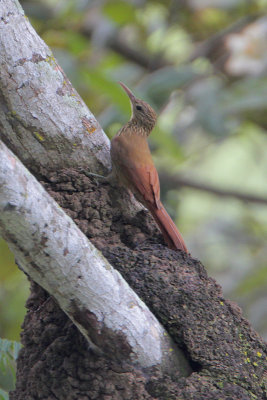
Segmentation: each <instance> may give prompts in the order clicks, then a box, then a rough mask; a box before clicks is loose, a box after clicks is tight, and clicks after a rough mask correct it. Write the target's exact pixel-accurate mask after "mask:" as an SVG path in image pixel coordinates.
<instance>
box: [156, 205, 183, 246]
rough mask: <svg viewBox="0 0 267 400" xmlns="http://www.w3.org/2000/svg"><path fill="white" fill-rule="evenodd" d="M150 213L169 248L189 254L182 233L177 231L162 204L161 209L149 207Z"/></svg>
mask: <svg viewBox="0 0 267 400" xmlns="http://www.w3.org/2000/svg"><path fill="white" fill-rule="evenodd" d="M148 208H149V211H150V212H151V214H152V215H153V217H154V219H155V221H156V223H157V224H158V227H159V228H160V230H161V232H162V235H163V237H164V240H165V242H166V244H167V245H168V247H169V248H170V249H173V250H183V251H185V252H186V253H188V250H187V247H186V245H185V242H184V239H183V238H182V235H181V233H180V232H179V230H178V229H177V227H176V225H175V224H174V222H173V220H172V219H171V217H170V216H169V214H168V213H167V211H166V210H165V208H164V207H163V205H162V203H160V205H159V208H155V207H149V206H148Z"/></svg>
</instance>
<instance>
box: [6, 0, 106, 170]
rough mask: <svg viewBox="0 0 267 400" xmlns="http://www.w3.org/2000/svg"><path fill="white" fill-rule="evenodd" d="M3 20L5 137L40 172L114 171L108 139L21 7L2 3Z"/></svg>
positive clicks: (24, 160)
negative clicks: (72, 168) (63, 169)
mask: <svg viewBox="0 0 267 400" xmlns="http://www.w3.org/2000/svg"><path fill="white" fill-rule="evenodd" d="M0 17H1V20H0V54H1V68H0V85H1V96H0V123H1V132H0V138H1V139H2V140H3V141H4V142H5V143H6V144H7V145H8V147H9V148H10V149H11V150H12V151H13V152H14V153H15V154H16V155H17V156H18V157H19V158H20V160H21V161H22V162H24V164H25V165H27V166H31V167H32V168H35V169H36V168H38V172H42V170H47V169H50V170H55V169H57V168H61V167H62V166H65V167H67V166H77V165H79V167H86V168H88V169H94V170H95V171H99V172H103V171H107V170H109V169H110V157H109V140H108V138H107V137H106V135H105V134H104V132H103V131H102V129H101V127H100V125H99V123H98V122H97V121H96V119H95V117H94V116H93V114H92V113H91V112H90V111H89V110H88V108H87V107H86V105H85V104H84V102H83V100H82V99H81V97H80V96H79V94H78V93H77V92H76V91H75V89H74V88H73V87H72V86H71V83H70V82H69V80H68V79H67V77H66V76H65V74H64V72H63V71H62V69H61V68H60V66H59V65H58V64H57V61H56V60H55V58H54V57H53V54H52V52H51V50H50V49H49V48H48V47H47V45H46V44H45V43H44V42H43V40H42V39H41V38H40V37H39V36H38V35H37V33H36V32H35V30H34V29H33V28H32V26H31V24H30V23H29V20H28V19H27V17H26V16H25V15H24V11H23V9H22V8H21V6H20V5H19V3H18V2H17V1H13V0H5V1H2V2H0ZM14 133H15V134H14ZM37 166H38V167H37Z"/></svg>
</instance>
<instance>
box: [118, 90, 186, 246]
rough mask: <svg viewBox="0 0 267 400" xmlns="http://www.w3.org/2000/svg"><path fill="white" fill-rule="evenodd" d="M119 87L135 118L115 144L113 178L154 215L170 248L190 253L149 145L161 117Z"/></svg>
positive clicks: (126, 126) (125, 127)
mask: <svg viewBox="0 0 267 400" xmlns="http://www.w3.org/2000/svg"><path fill="white" fill-rule="evenodd" d="M119 84H120V85H121V87H122V88H123V89H124V91H125V92H126V93H127V95H128V97H129V99H130V102H131V109H132V115H131V119H130V120H129V121H128V122H127V123H126V124H125V125H124V126H123V127H122V128H121V129H120V130H119V131H118V133H117V134H116V135H115V136H114V137H113V139H112V140H111V148H110V155H111V162H112V175H113V176H115V177H116V179H117V180H118V181H119V184H120V185H121V186H124V187H125V188H126V189H128V190H130V192H132V193H133V194H134V196H135V197H136V199H137V200H138V201H139V202H140V203H142V204H143V205H144V206H145V207H146V208H147V209H148V210H149V211H150V213H151V214H152V216H153V218H154V220H155V221H156V223H157V225H158V227H159V229H160V230H161V232H162V235H163V238H164V241H165V243H166V245H167V246H168V247H169V248H170V249H173V250H182V251H184V252H186V253H188V250H187V247H186V245H185V242H184V240H183V237H182V235H181V233H180V232H179V230H178V229H177V227H176V225H175V224H174V222H173V221H172V219H171V217H170V216H169V214H168V213H167V211H166V210H165V208H164V206H163V204H162V203H161V201H160V182H159V176H158V172H157V170H156V167H155V165H154V162H153V159H152V155H151V152H150V149H149V146H148V142H147V138H148V136H149V135H150V133H151V131H152V130H153V128H154V126H155V124H156V121H157V114H156V112H155V111H154V110H153V108H152V107H151V106H150V105H149V104H148V103H146V102H145V101H143V100H141V99H138V98H137V97H135V95H134V94H133V93H132V91H131V90H130V89H129V88H128V87H127V86H126V85H125V84H124V83H122V82H119Z"/></svg>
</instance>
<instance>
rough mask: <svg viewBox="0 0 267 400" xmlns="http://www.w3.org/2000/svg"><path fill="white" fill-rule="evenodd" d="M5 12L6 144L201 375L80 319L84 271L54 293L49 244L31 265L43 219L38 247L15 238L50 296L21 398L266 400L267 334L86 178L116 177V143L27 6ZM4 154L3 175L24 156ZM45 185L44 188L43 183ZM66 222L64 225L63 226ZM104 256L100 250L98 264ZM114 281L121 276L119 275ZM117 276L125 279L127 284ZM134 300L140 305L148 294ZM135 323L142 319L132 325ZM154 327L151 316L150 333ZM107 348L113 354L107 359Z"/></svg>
mask: <svg viewBox="0 0 267 400" xmlns="http://www.w3.org/2000/svg"><path fill="white" fill-rule="evenodd" d="M0 13H1V20H0V21H1V22H0V29H1V38H0V46H1V48H0V51H1V60H2V65H1V71H0V73H1V81H0V83H1V105H0V123H1V126H0V128H1V139H2V140H3V141H4V142H5V144H6V145H7V146H8V147H9V149H10V150H12V151H13V152H14V153H15V154H16V155H17V156H18V158H19V159H20V160H21V161H22V162H23V163H24V165H25V166H26V167H27V168H28V169H29V170H30V171H31V172H32V173H34V174H35V176H36V177H37V178H38V179H39V181H40V182H41V183H42V185H43V186H44V187H45V189H46V190H47V192H48V193H49V194H50V195H51V196H52V197H54V199H55V200H56V201H57V202H58V204H59V205H60V206H61V207H62V209H64V210H65V211H66V212H67V214H68V215H69V216H70V217H71V218H72V219H73V220H74V221H75V223H76V224H77V225H78V227H79V228H80V229H81V231H82V232H83V233H84V234H85V235H86V236H87V237H88V238H89V239H90V240H91V242H92V243H93V244H94V245H95V246H96V247H97V249H98V250H99V251H101V252H102V254H103V255H104V256H105V258H106V259H107V260H108V261H105V260H104V259H102V260H101V259H100V261H99V258H98V257H97V260H98V261H96V262H95V263H94V264H96V265H93V267H92V266H91V271H93V270H94V267H95V268H96V267H97V263H98V262H100V263H101V262H102V266H103V265H106V267H107V266H108V263H107V262H109V263H110V264H111V265H112V266H113V267H115V268H116V269H117V270H118V271H119V272H120V273H121V274H122V276H123V277H124V278H125V279H126V280H127V282H128V283H129V284H130V285H131V287H132V288H133V289H134V290H135V292H136V293H137V294H138V295H139V297H140V298H141V299H142V300H143V301H144V302H145V303H146V305H147V306H148V307H149V309H150V311H152V312H153V313H154V315H155V316H156V317H157V318H158V320H159V321H160V322H161V324H162V325H163V326H164V327H165V328H166V330H167V331H168V333H169V334H170V335H171V337H172V339H173V340H174V342H175V343H176V346H179V347H180V348H182V349H183V351H184V352H185V354H186V358H187V361H188V363H190V365H191V368H192V370H193V373H191V374H190V376H188V377H181V373H180V371H179V370H177V373H175V372H174V373H166V369H162V368H161V365H160V364H158V363H157V362H156V363H154V367H153V369H151V368H150V370H149V373H147V371H146V368H145V367H147V366H148V365H144V364H142V363H141V365H140V362H139V363H136V362H134V361H136V359H135V360H134V361H133V360H132V359H131V357H129V347H128V343H129V341H127V340H125V336H123V337H122V336H121V346H119V345H118V340H117V339H115V340H114V334H113V331H111V330H110V329H107V330H106V329H104V326H105V324H104V323H103V320H102V321H101V323H100V324H99V321H96V319H95V316H94V315H91V314H90V315H88V313H84V312H80V309H79V312H78V313H77V315H78V319H77V318H74V317H73V312H72V311H73V309H72V308H71V307H70V304H71V300H72V298H73V297H72V296H73V295H74V293H73V292H71V291H69V290H67V288H65V284H66V282H67V285H70V286H71V284H72V285H73V289H75V287H77V288H78V289H79V290H77V294H76V295H77V297H78V298H79V300H81V299H82V298H83V299H84V303H83V304H82V307H81V309H82V310H84V307H85V308H86V307H87V308H86V310H87V309H88V310H90V307H89V306H88V304H87V301H88V299H86V298H85V297H86V296H85V289H83V288H81V287H80V286H79V284H78V283H79V273H78V271H75V270H73V267H72V268H71V269H65V280H64V284H63V282H62V285H61V286H60V285H58V286H56V285H55V286H54V287H53V282H54V278H53V275H52V270H51V269H49V263H48V262H47V263H46V262H45V261H44V259H45V256H44V254H42V256H41V255H40V257H39V252H38V251H37V250H39V248H36V252H37V259H38V263H36V266H37V267H36V271H35V272H34V271H33V270H32V269H31V268H30V263H31V260H32V254H33V253H34V250H35V247H34V243H35V242H34V239H36V237H38V238H39V239H40V241H41V240H42V235H40V232H39V231H38V229H37V230H36V232H34V224H33V220H31V222H30V223H29V226H25V225H24V222H23V223H22V224H23V227H22V228H21V230H22V232H23V229H25V234H26V232H31V233H32V234H33V236H35V237H34V238H33V239H32V240H33V241H32V242H31V243H32V246H31V248H30V249H26V246H27V244H28V240H26V241H24V239H23V235H21V234H20V235H18V236H16V237H15V240H14V236H12V235H14V234H15V232H16V230H15V229H14V231H13V230H12V227H13V226H14V225H13V223H12V224H10V227H9V229H10V231H9V233H10V235H11V236H12V238H10V239H9V242H10V243H11V244H12V243H13V248H14V249H15V246H17V247H20V246H21V254H22V255H21V257H19V259H18V261H19V264H21V267H22V268H23V269H24V270H25V271H27V273H28V274H29V275H30V276H31V278H32V279H33V280H35V281H37V282H38V283H40V284H42V285H43V287H44V288H45V289H46V290H48V291H49V292H50V294H48V293H47V291H45V290H44V289H42V288H41V287H40V286H39V285H37V284H36V283H32V290H31V296H30V298H29V299H28V302H27V307H28V313H27V315H26V318H25V321H24V325H23V332H22V343H23V345H24V348H23V349H22V350H21V352H20V356H19V360H18V370H17V387H16V390H15V391H14V392H12V393H11V394H10V398H11V400H12V399H18V400H20V399H29V400H31V399H103V400H108V399H124V400H127V399H197V400H201V399H203V400H204V399H205V400H206V399H218V398H220V399H230V398H231V399H238V400H239V399H263V398H264V371H265V370H266V346H265V344H264V343H263V341H262V340H261V338H260V337H259V336H258V335H257V333H256V332H255V331H254V330H253V329H252V328H251V326H250V324H249V323H248V322H247V321H246V320H245V319H244V318H243V317H242V315H241V311H240V309H239V308H238V307H237V306H236V305H235V304H232V303H231V302H229V301H227V300H224V298H223V296H222V293H221V288H220V287H219V286H218V285H217V284H216V282H215V281H214V280H212V279H211V278H208V276H207V274H206V272H205V270H204V267H203V266H202V265H201V264H200V263H199V262H198V261H197V260H195V259H193V258H191V257H190V256H188V255H185V254H183V253H181V252H175V251H172V250H169V249H167V248H166V247H165V246H164V244H163V241H162V237H161V235H160V233H159V232H158V230H157V228H156V227H155V225H154V223H153V221H152V219H151V218H150V216H149V215H148V213H147V212H146V211H145V210H144V209H142V208H141V209H138V208H137V207H136V204H135V203H131V200H130V199H129V197H127V195H126V194H125V193H124V192H122V191H121V189H119V188H116V187H112V186H110V185H109V184H101V183H97V182H96V181H95V180H94V179H90V178H89V177H88V176H86V173H85V170H86V169H89V170H92V171H94V172H100V173H103V172H104V173H105V172H107V170H109V168H110V159H109V152H108V150H109V144H108V140H107V139H106V137H105V136H104V134H103V132H102V131H101V128H100V127H99V125H98V124H97V122H96V120H95V119H94V117H93V116H92V114H91V113H90V112H89V111H88V110H87V108H86V107H85V105H84V103H83V102H82V100H81V99H80V98H79V96H78V94H77V93H76V92H75V91H74V90H73V89H72V87H71V84H70V82H69V81H68V80H67V79H66V77H65V76H64V73H63V71H62V70H61V69H60V67H59V66H58V65H57V63H56V61H55V59H54V58H53V56H52V54H51V52H50V50H49V49H48V48H47V47H46V46H45V44H44V43H43V41H42V40H41V39H40V38H38V36H37V35H36V33H35V32H34V30H33V29H32V27H31V26H30V24H29V22H28V21H27V19H25V16H24V14H23V11H22V9H21V8H20V7H19V5H18V3H17V2H15V1H12V0H6V1H4V2H3V1H2V3H0ZM1 150H3V152H4V153H2V154H6V157H7V158H6V160H5V161H4V162H3V164H2V172H3V168H4V165H8V159H9V161H10V163H11V166H10V168H11V167H12V163H14V162H15V161H14V160H15V159H14V157H13V155H12V154H11V153H10V152H9V151H8V150H6V148H5V147H3V146H2V147H1ZM2 157H3V156H2ZM2 160H3V159H2ZM15 164H16V165H15V166H13V170H12V168H11V169H10V171H13V172H12V174H13V175H12V174H11V175H10V179H11V178H12V183H13V181H14V185H15V186H16V187H19V184H22V185H23V184H24V185H25V181H24V182H23V179H22V177H21V175H19V176H20V177H19V176H18V175H16V174H15V172H16V173H17V172H18V171H17V168H18V170H20V168H21V166H20V163H19V162H17V161H16V162H15ZM6 168H9V167H6ZM10 173H11V172H10ZM6 174H7V172H5V171H4V174H2V178H1V179H2V181H1V185H2V186H1V188H2V189H3V187H4V186H3V179H4V177H5V175H6ZM23 174H24V175H23V176H24V177H25V176H27V178H28V179H29V180H30V177H29V176H30V174H29V173H28V172H26V171H25V170H24V169H23ZM15 182H16V184H15ZM5 184H8V182H6V183H5ZM35 185H37V186H38V185H39V184H38V183H37V182H36V183H35ZM11 186H12V185H11ZM5 187H6V186H5ZM31 192H32V191H31ZM37 192H38V193H40V194H41V197H42V200H44V201H45V203H46V204H48V205H50V206H51V207H55V208H53V210H54V211H53V213H55V214H54V215H57V218H56V219H58V218H60V217H61V216H62V215H63V211H62V210H60V209H57V208H56V206H54V202H53V203H52V200H50V199H49V197H48V196H47V194H45V192H43V191H42V189H40V185H39V186H38V190H37ZM29 194H31V193H29ZM6 196H7V192H6V191H5V190H2V194H1V201H2V203H1V204H5V207H3V209H2V210H1V215H2V219H1V228H2V230H3V229H4V228H3V223H4V222H5V228H6V229H7V226H8V224H7V223H6V222H7V221H8V218H7V215H8V217H9V218H10V219H12V221H13V222H14V221H15V216H14V214H12V212H14V207H13V206H14V204H13V203H12V202H11V203H10V204H9V202H8V199H7V197H6ZM29 201H30V200H28V199H27V198H25V201H24V202H23V201H22V203H19V204H20V207H18V208H20V209H21V211H22V214H23V211H24V214H27V212H26V210H27V208H26V205H27V204H30V203H27V202H29ZM35 201H36V200H34V202H35ZM40 204H41V203H40ZM52 204H53V206H52ZM4 208H5V210H4ZM41 211H42V212H43V213H44V215H43V216H41V215H40V214H42V213H40V214H37V218H36V219H35V221H38V222H42V221H43V222H42V223H43V224H45V223H47V222H44V221H46V220H47V219H48V218H49V216H48V215H47V214H46V213H45V211H47V210H45V209H43V208H41ZM4 213H6V214H5V215H4ZM7 213H8V214H7ZM11 214H12V215H11ZM48 214H49V215H50V213H48ZM5 218H6V219H5ZM23 221H25V220H23ZM60 221H61V220H60ZM66 223H69V224H70V225H69V227H71V229H73V231H74V232H76V233H77V237H78V238H79V241H77V245H75V246H74V247H73V248H69V247H68V243H67V240H66V239H67V237H68V234H67V233H66V231H65V232H64V230H62V229H59V231H60V233H59V235H60V236H59V237H61V238H62V241H63V243H62V247H61V248H62V249H63V256H64V252H65V253H67V254H65V257H67V258H66V259H68V258H69V259H71V262H73V260H76V262H77V258H75V257H77V255H78V254H80V256H81V258H82V257H83V256H84V251H83V249H84V248H83V246H81V247H80V243H82V244H84V246H85V247H86V245H88V244H87V242H86V238H85V237H84V236H83V235H82V234H81V233H80V232H79V231H78V229H77V228H76V227H74V225H73V223H72V222H70V220H69V219H67V220H66ZM14 224H15V222H14ZM52 226H53V225H52V224H51V228H52ZM62 226H63V225H62V224H61V222H60V223H59V224H58V227H59V228H61V227H62ZM52 229H53V228H52ZM65 229H67V227H66V228H65ZM20 233H21V232H20ZM54 234H55V236H54V237H55V242H56V240H57V238H58V236H57V234H56V232H54ZM61 235H63V236H61ZM7 239H8V238H7ZM51 242H52V236H51V238H50V236H49V239H48V240H47V237H46V236H45V237H43V243H42V245H43V248H42V251H43V252H44V253H45V246H46V245H49V246H50V244H51ZM65 242H66V243H65ZM38 243H39V242H38ZM78 246H79V251H77V247H78ZM89 246H90V245H89ZM90 248H91V250H92V247H90ZM64 249H67V250H66V251H65V250H64ZM70 250H71V251H70ZM68 252H69V253H68ZM93 252H94V250H93ZM48 253H49V254H51V253H50V252H48ZM52 254H53V253H52ZM96 254H97V253H96V250H95V254H94V256H95V257H96ZM61 256H62V253H61ZM72 257H73V258H72ZM52 258H53V257H52ZM54 261H55V262H58V264H59V265H61V267H62V272H63V273H64V268H63V267H64V264H63V265H62V262H61V261H58V259H56V255H55V260H54ZM40 265H41V266H42V268H43V269H42V271H45V273H44V276H42V279H41V278H39V277H37V275H38V268H40ZM66 265H67V264H66ZM81 266H82V267H83V269H82V274H83V276H84V275H86V274H87V270H86V263H85V259H82V261H81ZM107 268H109V267H107ZM66 271H67V273H66ZM89 271H90V268H89ZM39 274H40V273H39ZM49 274H51V279H50V284H49V285H48V286H46V285H45V284H44V282H47V281H49ZM111 274H114V275H113V276H116V277H118V275H117V273H115V272H112V273H111ZM40 275H41V274H40ZM68 275H69V276H68ZM103 276H104V275H103ZM117 279H118V280H119V281H120V282H122V280H121V278H117ZM90 285H91V286H93V285H94V281H90V282H88V285H87V286H90ZM123 285H124V283H123ZM59 289H61V290H59ZM93 289H94V288H93ZM74 291H75V290H74ZM58 292H61V293H58ZM51 294H52V296H51ZM131 295H132V294H131ZM132 296H134V297H132V298H134V299H135V300H136V301H137V297H135V295H132ZM61 297H62V300H60V298H61ZM120 300H121V303H122V306H126V307H127V306H128V310H130V308H131V306H129V304H128V305H127V304H126V305H125V304H124V303H125V297H124V296H122V298H121V299H120ZM138 301H139V300H138ZM80 304H81V303H79V305H80ZM138 304H141V303H138ZM140 307H141V305H140ZM62 310H64V311H65V312H63V311H62ZM107 310H108V309H107ZM142 310H143V311H142V312H141V314H143V312H144V313H146V312H147V311H144V310H145V308H143V309H142ZM74 311H77V309H76V308H74ZM66 312H67V314H68V316H69V317H70V318H71V319H72V320H71V319H70V318H68V317H67V315H66ZM112 312H117V310H113V311H112ZM129 313H130V311H129ZM93 314H94V313H93ZM107 314H108V315H107V316H105V317H107V318H109V317H110V316H111V314H110V311H108V312H107ZM126 314H127V312H126ZM74 315H75V312H74ZM112 315H115V314H112ZM85 316H86V317H88V318H85ZM126 316H127V315H126ZM127 317H128V316H127ZM111 319H112V318H111ZM73 321H75V323H76V326H75V325H74V324H73ZM131 321H132V318H131V317H130V318H129V322H127V324H128V323H129V325H130V324H131ZM112 322H114V321H112ZM139 322H140V321H139ZM115 323H116V322H115ZM83 324H84V325H85V326H86V328H87V331H86V332H83V333H84V334H85V336H86V337H87V339H88V337H90V339H91V342H93V343H94V345H96V347H97V348H95V346H92V345H91V347H90V346H88V342H87V341H86V339H85V337H84V336H83V335H81V334H80V332H79V331H78V330H77V326H78V328H79V329H80V330H83V329H81V327H83ZM143 324H144V322H143V320H142V322H141V326H142V328H144V326H145V325H143ZM83 328H84V327H83ZM108 328H110V326H108ZM124 328H125V327H124V326H122V325H120V324H118V326H117V330H119V331H120V332H125V330H124ZM138 329H139V328H138ZM101 330H102V331H101ZM88 332H89V333H90V334H88ZM86 334H87V335H86ZM102 338H104V340H102ZM153 346H154V345H153ZM98 348H100V349H102V350H103V349H104V351H102V352H98V351H97V350H98ZM149 366H150V367H151V364H150V365H149Z"/></svg>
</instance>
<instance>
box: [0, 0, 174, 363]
mask: <svg viewBox="0 0 267 400" xmlns="http://www.w3.org/2000/svg"><path fill="white" fill-rule="evenodd" d="M0 15H1V23H0V52H1V60H2V65H1V69H0V84H1V103H0V122H1V131H0V137H1V138H2V139H3V141H4V142H5V143H6V144H7V145H8V147H9V148H10V149H11V150H13V151H14V152H15V153H16V155H17V156H18V157H19V159H20V160H21V161H22V162H23V163H24V164H25V165H26V166H27V167H30V169H31V170H32V171H34V172H35V174H37V175H40V176H43V177H45V176H46V172H47V171H51V170H57V169H60V168H65V167H68V166H69V167H79V168H86V169H89V170H93V171H97V172H98V171H100V172H103V171H107V170H109V169H110V156H109V141H108V139H107V137H106V136H105V134H104V133H103V131H102V129H101V127H100V126H99V124H98V123H97V121H96V119H95V118H94V116H93V115H92V114H91V113H90V111H89V110H88V109H87V107H86V106H85V104H84V103H83V101H82V100H81V98H80V97H79V95H78V94H77V92H76V91H75V90H74V89H73V88H72V86H71V84H70V82H69V81H68V80H67V78H66V76H65V75H64V73H63V71H62V69H61V68H60V67H59V65H58V64H57V62H56V60H55V59H54V58H53V55H52V53H51V51H50V50H49V48H48V47H47V46H46V45H45V43H44V42H43V41H42V40H41V39H40V38H39V36H38V35H37V34H36V32H35V31H34V29H33V28H32V27H31V25H30V23H29V21H28V19H27V18H25V15H24V12H23V10H22V8H21V7H20V5H19V3H18V2H16V1H12V0H6V1H4V2H1V3H0ZM1 151H2V152H3V154H2V156H1V174H2V179H3V181H2V182H1V204H2V212H1V218H2V219H1V224H2V235H3V237H4V238H5V239H6V240H7V242H8V243H9V245H10V247H11V249H12V250H13V252H14V254H15V256H16V259H17V260H18V262H19V264H20V265H21V266H22V268H23V270H24V271H25V272H27V273H28V274H29V276H30V277H31V278H32V279H33V280H35V281H36V282H38V283H39V284H40V285H41V286H42V287H44V288H45V289H46V290H47V291H48V292H49V293H50V294H51V295H52V296H53V297H55V298H56V299H57V301H58V303H59V304H60V306H61V307H62V309H63V310H64V311H65V312H66V313H67V314H68V315H69V316H70V317H71V319H72V320H73V321H74V322H75V324H76V325H77V326H78V327H79V329H80V330H81V331H82V332H83V333H84V334H85V335H86V336H87V338H88V339H89V336H90V335H89V333H88V331H86V329H87V330H88V326H89V325H88V320H87V321H86V318H88V312H90V313H92V315H94V316H95V317H96V320H94V319H93V321H91V322H92V326H90V329H93V330H94V329H95V331H96V332H97V331H98V329H99V326H98V324H100V325H101V324H103V327H106V328H109V329H111V330H112V331H116V332H120V333H123V335H124V336H125V338H126V339H125V340H127V343H128V344H129V348H131V351H130V354H131V356H130V355H129V354H128V355H127V357H129V359H130V358H131V359H132V360H133V362H136V363H137V364H138V365H139V366H142V367H148V366H151V365H156V364H161V363H163V365H164V364H166V362H167V359H169V354H168V351H167V353H166V352H165V350H166V349H169V348H170V347H173V345H172V344H171V342H170V339H169V337H168V336H166V332H165V331H164V330H163V328H162V327H161V326H160V325H159V323H158V322H157V321H156V319H155V318H154V317H153V315H152V314H151V313H150V312H149V310H148V309H147V307H146V306H145V305H144V304H143V303H142V302H140V300H139V299H138V298H137V296H136V295H135V294H134V293H133V291H132V290H131V289H130V288H129V286H128V285H127V284H126V283H125V281H124V280H123V279H122V278H121V277H120V275H119V274H118V273H117V272H116V271H114V270H113V269H111V267H110V265H109V264H108V263H107V261H106V260H104V259H103V257H101V253H98V251H97V250H96V249H95V248H94V247H93V246H92V244H90V242H89V241H88V240H87V239H86V238H85V236H84V235H83V234H82V233H81V232H80V231H79V229H78V228H77V227H76V225H75V224H74V223H73V222H72V220H71V219H70V218H68V217H67V216H65V215H64V213H63V211H62V210H61V209H60V208H59V207H58V206H57V205H56V203H55V202H54V201H53V200H52V199H51V198H50V196H48V194H47V193H46V192H45V191H44V189H42V187H41V185H40V184H38V182H37V181H35V180H34V179H33V177H32V176H31V175H30V174H29V172H28V171H27V170H26V169H24V168H23V166H22V165H21V164H20V163H19V161H18V160H16V158H14V156H13V155H12V154H11V153H9V152H8V151H7V149H6V148H5V147H3V145H2V146H1ZM12 165H13V167H12ZM9 196H13V200H12V199H10V198H9ZM14 196H15V197H14ZM16 196H17V197H16ZM128 208H129V203H128ZM133 208H134V207H133ZM4 210H5V211H4ZM53 229H56V231H55V232H53ZM53 238H54V239H53ZM59 244H60V245H59ZM89 255H90V256H91V257H92V258H93V260H91V261H90V265H91V268H90V266H89V260H90V258H88V257H89ZM78 261H79V262H78ZM74 265H75V267H74ZM89 271H90V272H89ZM81 277H82V278H81ZM63 282H64V284H62V283H63ZM97 282H98V283H97ZM104 282H105V284H104ZM113 285H114V287H113ZM112 287H113V289H111V288H112ZM89 288H91V289H94V290H95V293H94V295H93V294H92V292H90V291H89ZM107 298H108V299H109V298H110V299H112V298H113V300H114V302H115V303H114V302H113V303H112V302H111V301H107ZM92 299H94V301H95V303H94V302H93V300H92ZM110 299H109V300H110ZM116 302H117V303H116ZM100 306H101V307H100ZM86 313H87V314H86ZM123 315H124V317H123ZM123 318H125V320H124V323H123V322H122V321H123ZM94 321H95V326H93V322H94ZM101 326H102V325H101ZM102 330H104V328H103V329H102ZM145 332H147V334H145ZM102 336H104V335H103V332H102ZM106 336H108V334H106ZM148 339H149V343H150V341H151V343H150V344H149V345H148V343H147V340H148ZM152 343H153V345H152ZM96 346H97V344H95V346H94V347H95V348H96ZM151 346H152V347H154V350H153V351H152V349H151ZM100 347H101V346H100ZM174 353H176V352H174ZM167 356H168V357H167ZM170 362H171V369H172V368H173V365H174V364H175V363H176V356H175V355H174V356H173V358H172V357H170ZM168 368H169V367H168ZM168 368H167V369H168Z"/></svg>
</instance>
